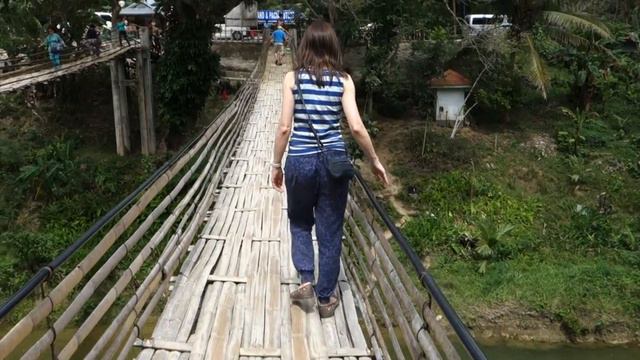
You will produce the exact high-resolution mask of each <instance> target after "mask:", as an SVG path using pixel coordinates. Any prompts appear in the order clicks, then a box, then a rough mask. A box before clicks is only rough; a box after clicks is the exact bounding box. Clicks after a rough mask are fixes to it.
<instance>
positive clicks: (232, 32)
mask: <svg viewBox="0 0 640 360" xmlns="http://www.w3.org/2000/svg"><path fill="white" fill-rule="evenodd" d="M247 38H248V39H251V40H260V39H261V38H262V33H261V32H260V31H259V30H258V28H257V27H255V26H228V25H226V24H216V25H215V31H214V33H213V39H214V40H237V41H240V40H244V39H247Z"/></svg>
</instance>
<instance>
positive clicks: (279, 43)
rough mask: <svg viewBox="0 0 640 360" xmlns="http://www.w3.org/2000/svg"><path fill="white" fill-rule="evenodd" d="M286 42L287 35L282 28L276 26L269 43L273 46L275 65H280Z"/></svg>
mask: <svg viewBox="0 0 640 360" xmlns="http://www.w3.org/2000/svg"><path fill="white" fill-rule="evenodd" d="M286 40H287V33H286V32H285V31H284V29H283V28H282V26H278V27H277V28H276V30H275V31H274V32H273V33H272V34H271V42H273V44H274V45H275V53H276V54H275V55H276V65H282V55H283V53H284V42H285V41H286Z"/></svg>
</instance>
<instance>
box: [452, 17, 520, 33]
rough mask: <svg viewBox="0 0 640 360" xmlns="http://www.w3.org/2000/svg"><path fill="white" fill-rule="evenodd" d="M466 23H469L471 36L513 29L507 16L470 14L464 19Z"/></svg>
mask: <svg viewBox="0 0 640 360" xmlns="http://www.w3.org/2000/svg"><path fill="white" fill-rule="evenodd" d="M464 21H465V22H466V23H467V26H468V29H467V30H468V31H469V35H478V34H481V33H483V32H485V31H491V30H496V29H508V28H509V27H511V23H510V22H509V18H508V17H507V16H506V15H495V14H470V15H467V16H465V17H464Z"/></svg>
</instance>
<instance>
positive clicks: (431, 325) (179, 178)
mask: <svg viewBox="0 0 640 360" xmlns="http://www.w3.org/2000/svg"><path fill="white" fill-rule="evenodd" d="M268 56H269V47H268V44H267V43H266V42H265V44H264V45H263V50H262V55H261V59H260V61H259V62H258V66H257V67H256V69H255V70H254V71H253V73H252V75H251V77H250V79H249V80H248V81H247V83H246V84H245V85H244V86H243V87H242V88H241V90H240V91H239V92H238V93H237V95H236V97H235V100H234V101H233V102H231V103H230V104H229V105H228V106H227V107H226V108H225V109H224V110H223V111H222V112H221V114H220V115H219V116H218V117H217V118H216V119H215V120H213V121H212V122H211V124H210V125H209V126H208V127H207V128H206V129H205V130H204V131H203V132H202V133H201V134H200V135H199V136H198V137H196V138H195V139H194V140H193V141H192V142H191V143H190V144H189V145H188V146H186V147H185V149H184V150H183V151H181V152H180V153H179V154H177V155H176V156H175V157H174V158H173V159H172V160H171V161H169V162H168V163H166V164H165V165H164V166H163V167H161V168H160V169H158V170H157V171H156V173H155V174H154V175H152V176H151V177H150V178H149V179H148V180H147V181H145V183H143V184H141V185H140V187H139V188H138V189H137V190H136V191H134V192H133V193H132V194H130V195H129V196H128V197H127V198H125V199H123V201H122V202H121V203H120V204H118V205H117V206H116V207H115V208H113V209H112V210H111V211H110V212H109V213H108V214H106V215H105V216H104V217H103V218H101V219H100V220H99V221H98V222H97V223H96V224H95V225H94V226H93V227H92V228H91V229H89V230H87V232H86V233H85V234H84V235H83V236H82V237H81V238H79V239H78V241H76V242H75V243H74V244H72V245H71V246H70V247H69V249H67V251H65V253H63V254H60V255H59V256H58V257H57V258H56V259H54V261H53V262H51V263H50V264H49V265H48V266H46V267H44V268H42V269H41V270H40V271H39V272H38V273H37V274H36V275H35V276H34V277H33V278H32V279H31V280H30V282H29V283H28V284H26V285H25V287H24V288H23V289H22V290H21V291H20V292H19V293H17V294H15V295H14V296H13V297H12V298H11V299H9V300H8V301H7V303H5V304H4V305H3V306H2V308H0V318H4V317H5V316H7V315H8V314H9V313H10V312H11V311H12V310H13V309H14V308H15V307H16V306H17V305H18V304H20V303H25V302H26V301H27V299H28V300H29V301H31V302H32V303H33V307H32V309H31V311H30V312H29V313H28V314H27V315H26V316H24V317H22V318H21V319H20V320H19V321H18V322H17V324H16V325H15V326H14V327H13V328H12V329H11V330H9V331H8V332H7V333H6V334H4V335H3V337H2V338H1V339H0V359H7V358H8V359H14V358H15V359H18V358H21V359H38V358H45V359H46V358H51V359H131V358H135V359H144V360H149V359H346V360H355V359H422V358H426V359H453V360H457V359H461V358H467V357H471V358H473V359H484V358H485V357H484V355H483V353H482V351H481V350H480V348H479V347H478V346H477V344H476V343H475V341H474V339H473V337H472V336H471V335H470V333H469V331H468V330H467V328H466V327H465V326H464V324H463V323H462V321H461V320H460V318H459V317H458V316H457V314H456V313H455V311H454V310H453V309H452V308H451V306H450V305H449V303H448V302H447V300H446V298H445V297H444V295H443V294H442V292H441V291H440V289H439V288H438V287H437V285H436V283H435V281H434V280H433V278H431V276H430V275H429V274H428V272H427V271H426V269H425V268H424V267H423V266H422V263H421V262H420V259H418V258H417V256H416V254H415V253H414V252H413V250H412V249H411V248H410V247H409V245H408V243H407V241H406V239H405V238H404V237H403V236H402V234H401V233H400V232H399V230H398V229H397V228H396V227H395V225H394V224H393V222H391V220H390V219H389V217H388V216H387V215H386V213H385V212H384V210H383V208H382V206H380V204H379V203H378V202H377V200H376V198H375V196H374V195H373V193H372V192H371V190H370V189H369V188H368V186H367V185H366V183H365V182H364V180H363V179H362V177H361V176H360V175H359V174H358V175H357V177H356V180H355V181H354V182H353V184H352V186H351V191H350V196H349V202H348V206H347V214H346V222H345V231H344V238H343V246H344V251H343V256H342V267H341V273H340V277H339V283H338V290H339V293H340V298H341V304H340V307H339V308H338V309H337V311H336V315H335V316H334V317H331V318H326V319H321V318H320V317H319V315H318V313H317V311H315V310H311V311H309V310H308V309H302V308H300V307H299V306H296V305H292V304H291V301H290V299H289V293H290V292H291V291H292V290H294V289H295V288H296V287H297V285H298V283H299V280H298V278H297V273H296V270H295V269H294V267H293V264H292V262H291V256H290V233H289V230H288V219H287V209H286V199H285V195H284V194H280V193H278V192H276V191H274V190H273V189H272V188H271V185H270V166H269V163H270V160H271V154H272V149H273V139H274V136H275V131H276V128H277V123H278V118H279V111H280V105H281V94H282V78H283V76H284V73H285V72H286V70H288V68H290V65H291V62H290V60H287V62H286V64H285V66H275V65H273V64H271V62H270V61H267V57H268ZM88 244H91V245H92V246H93V247H92V249H91V251H90V252H89V254H88V255H87V256H86V257H84V258H83V259H80V260H79V262H78V263H77V266H76V267H75V268H74V269H73V270H72V271H71V272H69V273H67V274H61V276H54V275H56V274H57V273H56V269H57V268H58V267H59V266H60V264H62V263H63V262H65V261H71V260H70V259H71V258H72V255H73V254H74V253H75V252H76V250H77V249H78V248H80V247H81V246H88ZM400 256H404V257H405V259H408V264H406V265H403V262H402V261H401V260H400ZM403 261H405V262H406V261H407V260H403ZM405 266H406V268H405ZM70 328H72V329H73V330H72V331H71V336H61V334H63V333H64V332H65V331H69V329H70ZM458 342H459V343H461V344H462V345H461V346H454V343H458ZM460 349H464V350H463V351H459V350H460Z"/></svg>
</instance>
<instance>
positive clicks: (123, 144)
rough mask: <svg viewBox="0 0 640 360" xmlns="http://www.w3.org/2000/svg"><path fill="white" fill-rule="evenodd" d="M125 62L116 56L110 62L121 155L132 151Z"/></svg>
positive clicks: (118, 146) (117, 148)
mask: <svg viewBox="0 0 640 360" xmlns="http://www.w3.org/2000/svg"><path fill="white" fill-rule="evenodd" d="M124 62H125V60H124V58H115V59H113V60H111V61H110V63H109V66H110V68H111V93H112V95H113V119H114V125H115V130H116V131H115V134H116V151H117V152H118V155H120V156H124V155H126V154H127V153H129V152H130V151H131V135H130V130H129V104H128V102H127V85H126V80H125V70H124Z"/></svg>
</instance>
